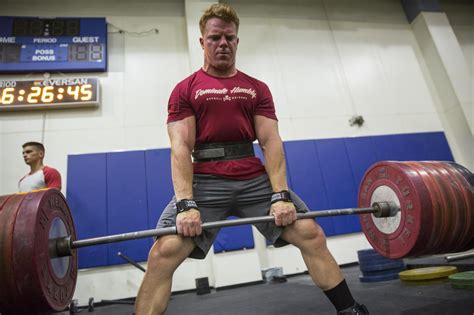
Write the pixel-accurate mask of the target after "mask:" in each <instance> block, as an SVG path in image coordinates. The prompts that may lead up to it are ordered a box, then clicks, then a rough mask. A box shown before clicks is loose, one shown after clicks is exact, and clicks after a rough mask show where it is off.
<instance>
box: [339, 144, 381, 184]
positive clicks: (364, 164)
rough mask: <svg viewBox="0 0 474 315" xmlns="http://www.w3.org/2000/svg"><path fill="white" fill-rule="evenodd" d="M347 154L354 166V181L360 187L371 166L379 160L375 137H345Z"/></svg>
mask: <svg viewBox="0 0 474 315" xmlns="http://www.w3.org/2000/svg"><path fill="white" fill-rule="evenodd" d="M344 143H345V145H346V151H347V156H348V157H349V162H350V164H351V168H352V175H353V176H354V182H355V183H356V187H357V189H359V188H358V185H359V183H360V182H361V180H362V177H364V174H365V172H366V171H367V170H368V169H369V167H370V166H371V165H372V164H374V163H375V162H377V161H378V160H379V159H377V155H376V150H375V143H374V137H358V138H345V139H344Z"/></svg>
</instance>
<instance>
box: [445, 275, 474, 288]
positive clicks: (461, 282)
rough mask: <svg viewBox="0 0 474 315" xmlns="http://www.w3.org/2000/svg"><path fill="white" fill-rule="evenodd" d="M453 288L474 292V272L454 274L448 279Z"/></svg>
mask: <svg viewBox="0 0 474 315" xmlns="http://www.w3.org/2000/svg"><path fill="white" fill-rule="evenodd" d="M448 279H449V282H451V285H452V286H453V288H456V289H467V290H474V271H465V272H459V273H455V274H452V275H450V276H449V277H448Z"/></svg>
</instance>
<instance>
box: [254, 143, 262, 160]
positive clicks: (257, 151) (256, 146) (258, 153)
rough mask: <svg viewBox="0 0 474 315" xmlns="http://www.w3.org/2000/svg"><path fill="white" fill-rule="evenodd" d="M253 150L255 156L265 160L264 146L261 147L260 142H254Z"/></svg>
mask: <svg viewBox="0 0 474 315" xmlns="http://www.w3.org/2000/svg"><path fill="white" fill-rule="evenodd" d="M253 150H254V151H255V156H256V157H258V158H259V159H260V161H262V163H263V162H264V161H265V158H264V157H263V152H262V148H260V145H259V144H258V143H257V144H255V143H254V145H253Z"/></svg>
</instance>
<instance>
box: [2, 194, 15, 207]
mask: <svg viewBox="0 0 474 315" xmlns="http://www.w3.org/2000/svg"><path fill="white" fill-rule="evenodd" d="M12 196H13V195H5V196H0V211H2V209H3V205H4V204H5V203H7V201H8V199H10V198H11V197H12Z"/></svg>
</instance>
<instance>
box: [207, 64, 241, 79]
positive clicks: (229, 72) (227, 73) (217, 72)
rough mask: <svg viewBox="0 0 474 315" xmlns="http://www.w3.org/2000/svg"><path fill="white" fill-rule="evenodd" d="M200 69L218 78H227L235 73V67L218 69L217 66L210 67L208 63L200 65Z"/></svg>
mask: <svg viewBox="0 0 474 315" xmlns="http://www.w3.org/2000/svg"><path fill="white" fill-rule="evenodd" d="M202 70H203V71H204V72H206V73H207V74H209V75H212V76H214V77H219V78H228V77H232V76H234V75H235V74H236V73H237V69H236V68H235V67H232V68H229V69H226V70H219V69H217V68H213V67H210V66H209V65H206V64H205V65H204V66H202Z"/></svg>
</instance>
